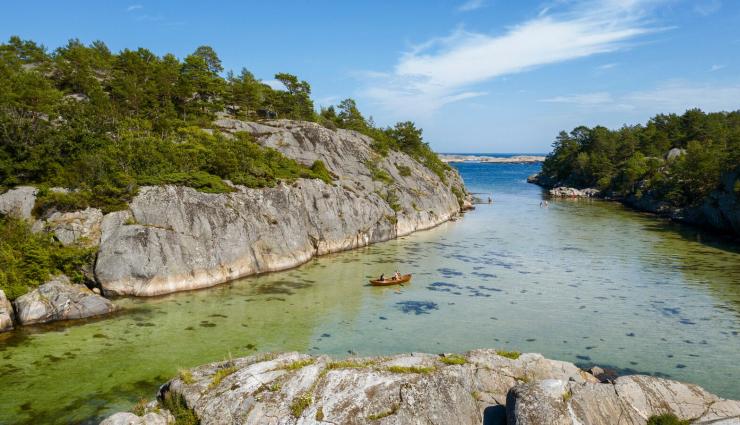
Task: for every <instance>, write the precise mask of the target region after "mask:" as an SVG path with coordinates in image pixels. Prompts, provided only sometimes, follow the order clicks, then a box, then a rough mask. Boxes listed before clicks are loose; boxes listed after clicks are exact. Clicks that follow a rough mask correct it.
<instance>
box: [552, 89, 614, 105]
mask: <svg viewBox="0 0 740 425" xmlns="http://www.w3.org/2000/svg"><path fill="white" fill-rule="evenodd" d="M540 102H547V103H572V104H576V105H583V106H590V105H604V104H612V103H613V102H614V99H612V96H611V94H609V93H606V92H598V93H584V94H574V95H569V96H556V97H551V98H548V99H540Z"/></svg>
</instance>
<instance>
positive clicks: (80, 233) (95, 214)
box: [45, 208, 103, 246]
mask: <svg viewBox="0 0 740 425" xmlns="http://www.w3.org/2000/svg"><path fill="white" fill-rule="evenodd" d="M102 222H103V212H102V211H100V210H99V209H97V208H87V209H85V210H82V211H74V212H67V213H60V212H55V213H53V214H52V215H51V216H49V218H47V219H46V225H45V226H46V230H47V231H50V232H53V233H54V235H55V236H56V238H57V239H58V240H59V242H61V243H62V244H64V245H73V244H79V245H82V246H96V245H98V243H99V242H100V226H101V224H102Z"/></svg>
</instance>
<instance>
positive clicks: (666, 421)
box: [647, 413, 691, 425]
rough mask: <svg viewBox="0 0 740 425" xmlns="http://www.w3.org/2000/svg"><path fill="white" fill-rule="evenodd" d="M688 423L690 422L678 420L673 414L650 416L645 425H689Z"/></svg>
mask: <svg viewBox="0 0 740 425" xmlns="http://www.w3.org/2000/svg"><path fill="white" fill-rule="evenodd" d="M690 423H691V421H690V420H682V419H679V418H678V416H676V415H674V414H673V413H664V414H662V415H657V416H651V417H650V418H649V419H648V421H647V425H689V424H690Z"/></svg>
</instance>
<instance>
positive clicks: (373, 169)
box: [365, 161, 395, 184]
mask: <svg viewBox="0 0 740 425" xmlns="http://www.w3.org/2000/svg"><path fill="white" fill-rule="evenodd" d="M365 166H366V167H367V169H368V170H370V177H371V178H372V179H373V180H375V181H379V182H381V183H385V184H393V183H395V180H393V177H391V175H390V174H388V172H387V171H385V170H383V169H382V168H380V167H378V165H377V164H376V163H374V162H372V161H366V162H365Z"/></svg>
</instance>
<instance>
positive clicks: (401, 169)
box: [396, 164, 411, 177]
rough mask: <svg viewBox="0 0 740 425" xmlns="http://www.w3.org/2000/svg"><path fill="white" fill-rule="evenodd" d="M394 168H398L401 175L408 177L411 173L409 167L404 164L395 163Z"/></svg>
mask: <svg viewBox="0 0 740 425" xmlns="http://www.w3.org/2000/svg"><path fill="white" fill-rule="evenodd" d="M396 168H398V174H400V175H402V176H403V177H408V176H410V175H411V168H410V167H408V166H406V165H398V164H396Z"/></svg>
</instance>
